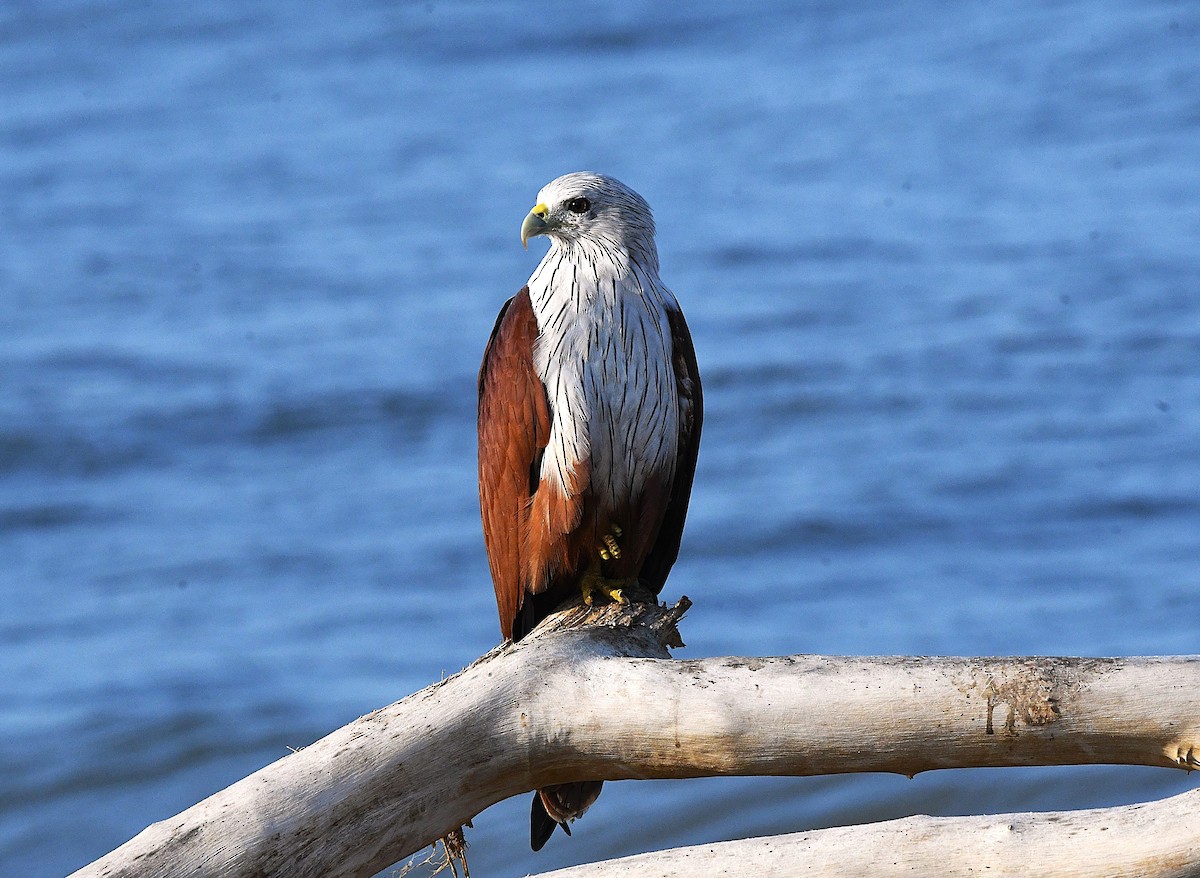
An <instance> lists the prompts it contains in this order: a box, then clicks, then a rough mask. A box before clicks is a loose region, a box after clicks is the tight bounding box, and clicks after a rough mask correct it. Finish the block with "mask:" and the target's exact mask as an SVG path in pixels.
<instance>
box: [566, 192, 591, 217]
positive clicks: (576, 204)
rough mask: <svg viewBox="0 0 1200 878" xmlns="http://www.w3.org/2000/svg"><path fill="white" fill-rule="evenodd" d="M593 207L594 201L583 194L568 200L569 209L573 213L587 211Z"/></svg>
mask: <svg viewBox="0 0 1200 878" xmlns="http://www.w3.org/2000/svg"><path fill="white" fill-rule="evenodd" d="M591 209H592V203H591V202H590V201H588V200H587V199H586V198H584V197H583V196H580V197H579V198H572V199H571V200H570V201H568V202H567V210H569V211H571V213H587V212H588V211H589V210H591Z"/></svg>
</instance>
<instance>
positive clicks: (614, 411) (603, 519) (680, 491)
mask: <svg viewBox="0 0 1200 878" xmlns="http://www.w3.org/2000/svg"><path fill="white" fill-rule="evenodd" d="M654 234H655V228H654V218H653V215H652V213H651V211H650V206H649V205H648V204H647V203H646V201H645V199H643V198H642V197H641V196H640V195H638V194H637V193H636V192H635V191H634V190H632V189H631V188H629V187H628V186H626V185H625V184H623V183H621V182H620V181H618V180H616V179H614V178H612V177H609V176H605V175H602V174H598V173H594V172H591V171H579V172H575V173H570V174H566V175H564V176H561V177H558V178H557V179H555V180H553V181H551V182H550V183H548V184H546V186H544V187H543V188H542V189H541V191H540V192H539V193H538V195H537V199H536V204H535V205H534V207H533V209H532V210H530V212H529V214H528V215H527V216H526V217H525V218H524V221H523V222H522V224H521V243H522V244H523V245H524V246H525V247H526V249H528V244H529V240H530V239H531V238H535V237H545V238H547V239H549V243H550V247H549V250H548V251H547V253H546V255H545V257H544V258H543V259H542V261H541V262H540V263H539V265H538V266H537V268H536V269H535V270H534V272H533V274H532V275H531V276H530V277H529V280H528V282H527V283H526V284H525V286H524V287H522V288H521V290H520V291H519V292H518V293H517V294H516V295H515V296H513V297H512V298H511V299H509V300H508V301H507V302H505V304H504V306H503V307H502V308H501V309H500V314H499V316H498V317H497V319H496V324H495V327H494V328H493V330H492V334H491V337H490V339H489V340H488V343H487V347H486V349H485V352H484V356H483V363H482V365H481V367H480V370H479V407H478V427H479V498H480V508H481V512H482V518H483V534H484V544H485V546H486V549H487V556H488V565H489V568H490V571H491V576H492V583H493V585H494V587H495V592H496V607H497V610H498V612H499V616H500V630H501V633H502V634H503V636H504V637H505V638H506V639H508V640H512V641H517V640H520V639H521V638H522V637H524V636H525V635H527V634H528V633H529V632H530V631H532V630H533V628H534V627H535V626H536V625H537V624H538V623H539V622H540V621H541V620H542V619H544V618H545V617H546V616H547V615H549V614H550V613H551V612H552V611H553V610H554V609H555V608H556V607H558V606H559V605H560V604H561V603H563V602H564V601H565V600H567V599H570V598H572V597H575V596H577V595H579V594H580V593H582V596H583V599H584V601H585V603H587V604H589V605H590V604H593V603H594V602H596V601H597V600H599V601H601V602H604V601H616V602H618V603H624V602H627V601H628V600H630V595H631V593H632V594H636V593H637V592H638V591H639V590H642V591H646V592H650V593H652V594H654V595H657V594H658V593H659V592H660V591H661V589H662V587H663V583H664V582H665V580H666V578H667V574H668V573H669V572H670V570H671V567H672V565H673V564H674V563H675V560H676V558H677V557H678V554H679V545H680V539H681V536H682V534H683V526H684V519H685V518H686V516H687V509H688V502H689V498H690V496H691V491H692V481H693V477H694V474H695V470H696V456H697V452H698V449H699V445H700V430H701V425H702V423H703V420H704V404H703V397H702V393H701V386H700V373H699V370H698V368H697V365H696V353H695V350H694V348H693V344H692V338H691V333H690V331H689V329H688V325H687V322H686V321H685V320H684V317H683V312H682V310H681V309H680V307H679V303H678V301H677V300H676V299H675V296H674V294H672V293H671V291H670V290H669V289H667V287H666V286H665V285H664V284H663V282H662V280H661V279H660V277H659V262H658V250H657V247H656V245H655V240H654ZM602 784H603V781H598V780H593V781H579V782H571V783H564V784H557V785H554V786H548V787H545V788H543V789H540V790H538V791H537V792H536V793H535V795H534V799H533V804H532V806H531V809H530V844H531V847H532V848H533V850H535V851H537V850H540V849H541V848H542V846H543V845H545V844H546V842H547V841H548V840H549V838H550V837H551V836H552V835H553V834H554V830H555V829H556V828H557V827H560V826H561V827H562V828H563V830H564V831H565V832H566V834H567V835H570V834H571V831H570V828H569V826H568V822H569V821H571V820H574V819H575V818H577V817H580V816H582V814H583V812H584V811H586V810H587V809H588V808H589V807H590V806H591V805H592V804H593V803H594V802H595V800H596V797H597V796H599V794H600V789H601V786H602Z"/></svg>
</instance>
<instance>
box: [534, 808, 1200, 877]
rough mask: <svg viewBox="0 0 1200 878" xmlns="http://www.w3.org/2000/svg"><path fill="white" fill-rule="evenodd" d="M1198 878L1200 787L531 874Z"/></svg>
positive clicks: (913, 820) (910, 820) (911, 820)
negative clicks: (1134, 801)
mask: <svg viewBox="0 0 1200 878" xmlns="http://www.w3.org/2000/svg"><path fill="white" fill-rule="evenodd" d="M628 875H637V876H638V878H667V876H682V875H747V876H750V875H753V876H754V878H800V876H803V878H835V876H836V878H848V876H855V875H862V876H868V875H869V876H871V878H892V876H896V878H899V876H901V875H903V876H905V878H911V876H913V875H922V876H937V878H979V876H981V875H987V876H989V878H1029V876H1031V875H1038V876H1044V878H1097V876H1101V875H1104V876H1113V875H1129V876H1135V875H1136V876H1137V878H1195V876H1197V875H1200V790H1193V791H1191V792H1188V793H1184V794H1182V795H1179V796H1175V797H1173V798H1170V799H1163V800H1162V801H1158V802H1149V803H1146V804H1143V805H1127V806H1124V807H1120V808H1097V809H1094V810H1089V811H1056V812H1044V813H1037V814H997V815H992V816H989V817H905V818H904V819H902V820H890V821H888V822H886V823H873V824H870V825H867V826H845V827H838V828H836V829H821V830H816V831H813V832H797V833H793V834H789V835H776V836H772V837H769V838H748V839H744V840H742V841H728V842H721V843H719V844H706V845H697V846H695V847H686V848H676V849H674V850H670V851H662V852H660V853H653V854H641V855H639V856H636V857H624V858H622V859H619V860H608V861H606V862H603V863H590V864H588V865H586V866H576V867H574V868H571V869H560V870H558V871H555V872H544V873H541V874H539V875H538V876H536V878H625V876H628Z"/></svg>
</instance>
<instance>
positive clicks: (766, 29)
mask: <svg viewBox="0 0 1200 878" xmlns="http://www.w3.org/2000/svg"><path fill="white" fill-rule="evenodd" d="M335 7H336V8H335ZM1198 59H1200V9H1198V8H1197V7H1196V6H1195V5H1194V4H1189V3H1159V2H1147V0H1107V2H1103V0H1102V2H1091V0H1088V2H1083V0H1079V2H1060V3H1047V2H1043V0H1024V2H1013V3H1004V4H941V3H921V2H896V3H886V4H847V3H821V2H814V3H808V4H786V3H762V4H745V5H743V6H737V5H735V4H729V3H725V2H715V0H696V2H690V3H687V4H650V3H644V4H643V3H615V4H595V5H592V4H538V5H532V4H530V5H526V4H517V3H495V2H489V3H467V2H435V3H428V4H424V5H421V4H403V3H398V2H366V0H362V2H348V3H341V4H327V5H316V4H310V5H307V6H299V5H293V4H284V3H262V2H245V0H237V2H233V0H212V2H205V3H188V4H185V3H173V2H172V3H167V2H150V3H144V2H132V0H108V2H87V0H70V2H67V0H63V2H55V0H41V2H20V0H9V2H5V3H4V4H2V5H0V605H2V607H3V609H2V610H0V874H3V875H6V876H7V875H14V876H15V875H21V876H56V875H62V874H64V873H66V872H68V871H70V870H72V869H74V868H76V867H78V866H80V865H82V864H84V863H86V862H88V861H89V860H91V859H93V858H94V857H97V856H99V855H101V854H103V853H104V852H106V851H107V850H109V849H110V848H112V847H114V846H116V845H117V844H119V843H121V842H123V841H124V840H126V839H127V838H128V837H130V836H132V835H133V834H134V833H136V832H138V831H139V830H140V829H142V828H143V827H144V826H146V825H147V824H148V823H150V822H152V821H154V820H158V819H161V818H164V817H167V816H169V815H171V814H173V813H175V812H177V811H179V810H181V809H183V808H185V807H187V806H189V805H191V804H193V803H194V802H196V801H198V800H199V799H201V798H203V797H204V796H206V795H208V794H210V793H212V792H214V791H216V790H218V789H221V788H222V787H224V786H226V785H227V784H229V783H231V782H232V781H234V780H237V779H238V778H240V777H242V776H244V775H246V774H248V773H250V772H251V771H253V770H255V769H257V768H259V767H261V766H263V765H265V764H267V763H269V762H271V761H273V760H275V759H277V758H279V757H281V756H284V755H286V754H287V752H288V748H289V747H298V746H302V745H305V744H308V743H310V742H312V741H313V740H315V739H317V738H319V737H320V736H322V735H324V734H325V733H327V732H328V731H330V730H332V729H334V728H336V727H338V726H340V725H342V724H344V723H346V722H348V721H350V720H352V719H354V718H355V717H356V716H358V715H360V714H362V713H365V712H367V711H369V710H371V709H373V708H375V707H378V706H381V705H383V704H386V703H388V702H391V701H393V700H396V699H397V698H399V697H401V696H403V695H405V694H407V693H409V692H411V691H414V690H417V689H419V688H421V687H423V686H425V685H427V684H429V683H431V682H433V681H436V680H437V679H439V678H440V677H441V676H442V675H443V674H446V673H452V672H454V671H456V670H458V669H459V668H461V667H463V666H464V665H466V664H467V663H469V662H470V661H471V660H472V659H474V658H475V657H476V656H477V655H479V654H480V653H482V652H484V651H485V650H487V649H488V648H489V647H491V646H492V645H494V644H495V643H496V641H497V638H498V628H497V620H496V618H495V609H494V605H493V600H492V596H491V587H490V584H489V581H488V575H487V568H486V563H485V558H484V554H483V547H482V540H481V535H480V526H479V521H478V508H477V501H476V493H475V492H476V485H475V447H474V446H475V438H474V422H473V421H474V393H475V389H474V379H475V372H476V369H477V366H478V362H479V358H480V355H481V353H482V350H483V345H484V342H485V341H486V338H487V334H488V331H489V330H490V328H491V325H492V321H493V319H494V317H495V314H496V311H497V309H498V308H499V306H500V304H501V303H502V301H503V300H504V299H505V298H506V297H507V296H508V295H511V294H512V293H513V292H514V291H515V290H516V289H517V288H518V287H520V286H521V284H522V283H523V281H524V279H525V278H526V277H527V276H528V274H529V272H530V271H531V270H532V269H533V267H534V265H535V264H536V262H537V260H538V259H539V258H540V255H541V252H542V248H543V246H544V245H543V244H542V243H541V242H534V243H533V245H532V246H531V248H530V252H528V253H527V252H525V251H523V250H522V249H521V247H520V245H519V241H518V228H519V226H520V222H521V219H522V217H523V216H524V214H525V212H526V211H527V210H528V209H529V207H530V206H531V205H532V204H533V200H534V195H535V194H536V193H537V191H538V189H539V188H540V187H541V186H542V185H543V184H544V183H545V182H547V181H548V180H549V179H551V178H553V177H554V176H557V175H558V174H560V173H563V172H566V171H572V170H577V169H580V168H594V169H597V170H602V171H605V172H607V173H611V174H614V175H616V176H618V177H621V178H622V179H624V180H625V181H627V182H628V183H629V184H631V185H632V186H634V187H635V188H637V189H638V190H640V191H641V192H642V193H643V194H644V195H645V196H646V197H647V198H648V199H649V201H650V202H651V204H652V205H653V206H654V208H655V210H656V215H657V219H658V224H659V229H660V234H659V246H660V251H661V254H662V263H663V273H664V277H665V278H666V280H667V282H668V284H669V285H670V286H671V287H672V288H673V289H674V290H675V292H676V293H677V295H678V297H679V300H680V301H681V302H682V304H683V306H684V308H685V311H686V313H687V315H688V319H689V321H690V323H691V327H692V331H693V334H694V336H695V342H696V348H697V352H698V356H699V359H700V363H701V367H702V372H703V377H704V382H705V389H706V402H707V422H706V425H705V433H704V443H703V448H702V453H701V459H700V465H699V469H698V472H697V476H696V488H695V493H694V496H693V501H692V508H691V515H690V518H689V522H688V529H687V532H686V535H685V539H684V544H683V548H682V553H681V557H680V561H679V563H678V564H677V566H676V568H675V571H674V573H673V575H672V577H671V579H670V581H669V582H668V584H667V588H666V590H665V596H667V597H669V598H673V597H675V596H677V595H679V594H681V593H686V594H687V595H689V596H691V597H692V598H693V599H694V600H695V608H694V609H693V610H692V612H691V613H690V614H689V616H688V618H687V620H686V624H685V625H684V629H683V631H684V635H685V639H686V640H687V641H688V649H686V650H684V651H681V652H680V653H679V654H680V655H681V656H686V657H698V656H707V655H719V654H725V653H741V654H780V653H793V652H825V653H846V654H891V653H901V654H927V653H939V654H968V655H986V654H1086V655H1121V654H1170V653H1194V652H1198V651H1200V649H1198V648H1197V638H1196V629H1197V622H1196V606H1197V598H1198V597H1200V458H1198V454H1197V452H1198V440H1200V64H1198V63H1197V60H1198ZM980 722H981V723H982V722H983V717H981V718H980ZM886 735H887V732H886V730H882V731H881V737H882V738H885V739H886ZM860 746H861V747H863V748H864V749H866V748H870V747H871V746H872V742H871V741H870V740H865V741H862V742H860ZM1194 783H1195V781H1194V780H1192V779H1189V778H1188V777H1187V776H1185V775H1183V774H1182V773H1176V772H1171V771H1167V770H1161V769H1157V770H1156V769H1130V768H1107V767H1089V768H1080V769H1041V770H1037V769H1030V770H1018V771H1008V770H987V771H983V770H980V771H971V772H940V773H932V774H927V775H921V776H919V777H918V778H916V779H915V780H908V779H904V778H895V777H890V776H889V777H883V776H870V775H863V776H846V777H837V778H812V779H782V780H781V779H776V780H762V779H745V780H739V779H733V780H730V779H723V780H705V781H695V782H672V783H667V782H658V783H633V782H627V783H620V784H611V785H609V787H607V788H606V791H605V794H604V796H603V798H602V799H601V800H600V802H599V803H598V804H597V806H596V807H595V808H594V809H593V811H592V812H591V813H590V814H589V815H588V816H587V818H586V819H585V820H584V821H583V822H582V823H580V824H578V827H577V830H576V833H575V837H574V838H572V839H566V838H563V837H561V836H560V837H558V838H557V839H556V840H555V841H553V842H552V843H551V844H550V846H549V847H548V848H547V849H546V850H545V851H543V852H542V853H541V854H539V855H536V856H534V855H532V854H531V853H530V852H529V850H528V847H527V841H526V839H527V823H526V820H527V808H528V805H527V801H526V799H525V797H521V798H520V799H519V800H513V801H512V802H509V803H505V804H502V805H500V806H497V807H494V808H492V809H490V810H488V811H487V812H485V813H483V814H482V815H480V816H479V817H477V818H476V820H475V829H474V830H473V831H471V832H469V836H468V837H469V840H470V842H471V844H472V847H471V852H470V855H471V864H472V869H473V871H474V872H475V873H476V874H479V875H491V876H512V875H521V874H525V873H527V872H532V871H539V870H542V869H549V868H553V867H557V866H561V865H567V864H570V863H574V862H579V861H586V860H590V859H595V858H599V857H604V856H614V855H619V854H625V853H634V852H639V851H642V850H647V849H651V848H657V847H666V846H673V845H678V844H684V843H697V842H701V841H707V840H714V839H721V838H731V837H738V836H744V835H752V834H764V833H772V832H779V831H786V830H800V829H806V828H811V827H819V826H827V825H833V824H840V823H853V822H863V821H869V820H875V819H881V818H886V817H894V816H901V815H905V814H910V813H918V812H926V813H935V814H953V813H971V812H980V811H1002V810H1009V809H1028V808H1054V807H1082V806H1095V805H1106V804H1114V803H1120V802H1131V801H1138V800H1143V799H1148V798H1153V797H1157V796H1162V795H1167V794H1169V793H1171V792H1175V791H1179V790H1182V789H1186V788H1189V787H1190V786H1193V785H1194Z"/></svg>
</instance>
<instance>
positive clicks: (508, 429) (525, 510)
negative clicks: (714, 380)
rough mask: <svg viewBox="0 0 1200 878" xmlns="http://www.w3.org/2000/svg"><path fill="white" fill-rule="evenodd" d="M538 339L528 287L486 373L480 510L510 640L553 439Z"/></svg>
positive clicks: (506, 314)
mask: <svg viewBox="0 0 1200 878" xmlns="http://www.w3.org/2000/svg"><path fill="white" fill-rule="evenodd" d="M537 333H538V330H537V320H536V319H535V318H534V315H533V308H532V306H531V305H530V302H529V288H528V287H523V288H522V289H521V291H520V292H519V293H517V294H516V295H515V296H513V297H512V298H511V299H509V300H508V301H507V302H506V303H505V305H504V307H503V308H501V309H500V315H499V317H497V318H496V326H495V328H494V329H493V330H492V336H491V338H490V339H489V340H488V344H487V349H486V350H485V351H484V354H483V365H482V366H481V367H480V369H479V505H480V510H481V512H482V516H483V541H484V545H485V546H486V547H487V555H488V565H489V566H490V567H491V571H492V584H493V586H494V587H495V589H496V609H497V610H498V612H499V614H500V630H501V632H502V633H503V634H504V636H505V637H506V638H511V637H512V634H513V620H514V619H515V618H516V616H517V613H518V612H519V611H520V609H521V605H522V603H523V602H524V599H525V588H526V583H525V582H524V581H523V572H522V571H523V569H524V566H523V560H524V559H523V554H524V552H525V551H526V531H527V529H528V524H529V501H530V497H531V496H532V494H533V491H534V490H535V489H536V487H537V478H538V470H539V468H540V463H541V457H542V451H543V449H544V448H545V447H546V443H547V442H548V441H549V435H550V413H549V405H548V403H547V400H546V389H545V387H544V386H543V385H542V382H541V379H540V378H538V375H537V372H536V371H535V369H534V365H533V346H534V342H535V341H536V340H537Z"/></svg>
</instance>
